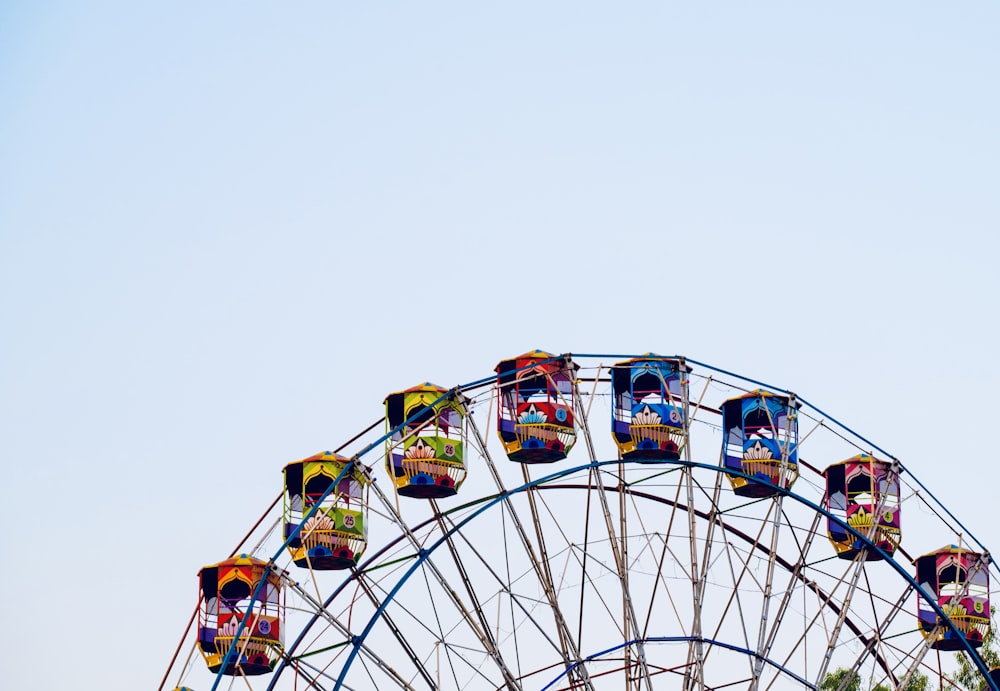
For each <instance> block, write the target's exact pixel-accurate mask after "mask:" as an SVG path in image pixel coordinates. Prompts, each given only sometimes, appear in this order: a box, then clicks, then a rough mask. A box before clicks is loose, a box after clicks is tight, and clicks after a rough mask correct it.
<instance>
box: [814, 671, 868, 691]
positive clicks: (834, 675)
mask: <svg viewBox="0 0 1000 691" xmlns="http://www.w3.org/2000/svg"><path fill="white" fill-rule="evenodd" d="M849 674H850V675H851V680H850V681H849V682H847V686H845V687H844V688H843V691H858V690H859V689H860V688H861V677H859V676H858V675H857V674H852V673H851V670H849V669H844V668H843V667H838V668H837V669H835V670H833V671H832V672H830V673H828V674H827V675H826V678H825V679H823V683H822V684H820V685H819V688H820V689H821V690H822V691H837V689H839V688H840V685H841V684H842V683H844V678H845V677H847V675H849Z"/></svg>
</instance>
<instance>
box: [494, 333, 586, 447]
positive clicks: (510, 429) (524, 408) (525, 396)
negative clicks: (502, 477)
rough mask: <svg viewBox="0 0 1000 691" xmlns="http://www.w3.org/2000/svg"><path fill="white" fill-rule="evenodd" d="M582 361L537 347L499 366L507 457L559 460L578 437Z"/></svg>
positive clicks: (499, 418) (499, 430)
mask: <svg viewBox="0 0 1000 691" xmlns="http://www.w3.org/2000/svg"><path fill="white" fill-rule="evenodd" d="M578 368H579V367H578V365H576V364H575V363H573V361H572V360H570V358H569V357H568V356H566V357H558V356H556V355H553V354H552V353H546V352H545V351H543V350H533V351H531V352H529V353H525V354H523V355H519V356H517V357H516V358H511V359H509V360H503V361H502V362H500V364H498V365H497V366H496V370H495V371H496V373H497V386H498V392H499V402H498V405H497V433H498V434H499V435H500V441H501V442H502V443H503V447H504V450H505V451H506V452H507V457H508V458H509V459H510V460H512V461H517V462H518V463H553V462H555V461H561V460H562V459H564V458H566V454H568V453H569V450H570V449H571V448H573V443H574V442H575V441H576V429H575V427H574V418H573V381H574V376H575V373H576V370H577V369H578Z"/></svg>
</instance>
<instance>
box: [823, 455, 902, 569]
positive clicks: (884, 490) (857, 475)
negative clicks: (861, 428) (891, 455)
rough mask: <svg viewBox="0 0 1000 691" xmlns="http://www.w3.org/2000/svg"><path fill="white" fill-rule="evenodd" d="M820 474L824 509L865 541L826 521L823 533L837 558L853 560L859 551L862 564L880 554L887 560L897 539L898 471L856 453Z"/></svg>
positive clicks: (894, 547)
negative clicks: (822, 481) (861, 555)
mask: <svg viewBox="0 0 1000 691" xmlns="http://www.w3.org/2000/svg"><path fill="white" fill-rule="evenodd" d="M823 475H824V477H825V478H826V494H825V495H824V505H825V507H826V510H827V511H829V512H830V513H832V514H833V515H834V516H836V517H837V518H839V519H840V520H841V521H843V522H845V523H847V525H849V526H850V527H851V528H854V530H856V531H857V532H859V533H861V534H862V535H864V536H865V538H867V540H864V539H861V538H859V537H858V536H857V535H855V534H854V533H852V532H851V531H849V530H848V529H846V528H845V527H844V526H843V525H841V524H840V523H838V522H837V521H835V520H834V519H832V518H828V519H827V534H828V535H829V537H830V542H831V543H832V544H833V546H834V548H835V549H836V550H837V556H838V557H840V558H842V559H854V557H856V556H857V555H858V554H859V553H861V552H863V553H864V558H865V561H874V560H877V559H882V558H883V556H882V552H884V553H885V554H888V555H889V556H890V557H891V556H892V555H893V554H894V553H895V552H896V548H897V547H899V540H900V510H899V471H898V469H897V468H896V466H894V465H893V464H892V463H889V462H887V461H880V460H878V459H877V458H874V457H872V456H869V455H868V454H858V455H857V456H854V457H852V458H849V459H847V460H846V461H842V462H840V463H834V464H833V465H831V466H830V467H829V468H827V469H826V470H825V471H823ZM872 545H874V547H877V548H878V549H875V548H873V547H872ZM879 550H881V551H882V552H880V551H879Z"/></svg>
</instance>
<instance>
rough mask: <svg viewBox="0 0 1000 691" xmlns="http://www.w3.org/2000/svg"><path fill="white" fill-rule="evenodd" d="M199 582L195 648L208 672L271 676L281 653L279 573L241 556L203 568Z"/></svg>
mask: <svg viewBox="0 0 1000 691" xmlns="http://www.w3.org/2000/svg"><path fill="white" fill-rule="evenodd" d="M198 579H199V581H200V585H201V606H200V608H199V610H198V647H199V648H200V649H201V653H202V656H203V657H204V658H205V662H206V663H207V664H208V668H209V669H210V670H212V671H213V672H216V673H218V672H219V671H220V670H221V671H222V674H226V675H229V676H237V675H247V676H254V675H258V674H268V673H269V672H271V671H272V670H273V669H274V666H275V664H276V663H277V662H278V660H279V659H281V656H282V655H283V654H284V649H285V648H284V643H283V638H282V634H283V628H284V618H285V604H284V593H283V591H282V586H281V578H280V577H279V575H278V574H277V573H276V572H275V571H274V569H273V568H268V565H267V563H266V562H263V561H261V560H260V559H255V558H254V557H250V556H247V555H246V554H241V555H239V556H237V557H233V558H231V559H226V560H224V561H220V562H219V563H218V564H212V565H210V566H206V567H204V568H202V570H201V571H199V572H198ZM258 586H259V590H258ZM255 592H256V594H257V597H256V599H253V596H254V593H255ZM251 599H253V603H251ZM241 624H243V626H242V629H241ZM234 642H235V645H234ZM227 656H228V657H227Z"/></svg>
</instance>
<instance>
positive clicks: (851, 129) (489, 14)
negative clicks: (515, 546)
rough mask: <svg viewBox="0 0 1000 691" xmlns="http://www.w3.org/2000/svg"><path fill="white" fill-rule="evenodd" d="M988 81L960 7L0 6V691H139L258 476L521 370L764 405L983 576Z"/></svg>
mask: <svg viewBox="0 0 1000 691" xmlns="http://www.w3.org/2000/svg"><path fill="white" fill-rule="evenodd" d="M998 74H1000V7H998V6H997V5H996V4H994V3H990V2H967V3H937V2H884V3H877V4H875V5H872V4H871V3H825V4H818V3H791V2H757V3H741V2H718V3H683V4H682V3H667V2H663V3H659V2H657V3H653V2H634V3H628V4H625V5H616V6H612V5H611V4H609V3H590V2H586V3H581V2H572V3H570V2H563V3H543V4H540V3H518V2H516V3H503V4H495V5H492V6H484V5H483V4H474V3H379V4H377V5H376V4H359V3H336V2H322V3H319V2H303V3H259V2H251V3H234V2H220V3H208V4H206V3H170V4H162V3H161V4H152V5H150V4H138V5H137V4H135V3H125V2H117V1H112V0H109V1H106V2H90V3H72V2H41V3H29V2H17V1H11V0H8V2H6V3H4V4H3V6H2V7H0V282H2V283H0V320H2V322H0V324H2V332H3V338H2V341H0V343H2V354H0V420H2V422H0V456H2V458H3V463H4V467H5V468H6V469H7V479H6V481H4V482H3V483H0V506H2V511H3V522H4V524H6V525H7V529H6V530H5V531H4V536H3V537H2V538H0V544H2V547H3V549H2V554H3V559H4V564H5V565H6V566H7V567H8V569H7V570H6V573H7V574H8V577H9V578H10V579H11V581H10V583H8V585H7V587H5V588H3V589H2V592H3V595H2V596H0V606H2V611H3V613H4V615H3V620H4V621H6V622H16V625H9V626H5V627H3V633H2V634H0V642H2V643H3V647H4V649H5V650H7V651H8V652H9V653H11V654H12V656H13V658H14V659H16V660H18V661H19V662H18V663H16V664H14V665H13V666H8V669H7V670H6V671H5V672H4V678H5V680H6V684H7V685H9V687H10V688H29V687H30V688H51V689H56V688H80V687H83V688H97V687H98V686H102V687H108V686H110V687H113V688H149V687H150V686H151V685H155V684H156V683H158V682H159V677H160V675H161V674H162V672H163V668H164V666H165V664H166V661H167V659H168V657H169V655H170V653H171V652H172V646H173V645H174V644H175V642H176V638H177V636H178V635H179V633H180V629H181V627H182V626H183V624H184V622H185V621H186V617H187V614H188V613H189V610H190V607H191V606H192V605H193V602H194V597H195V589H196V581H195V574H196V572H197V570H198V568H199V567H200V566H201V565H203V564H205V563H209V562H212V561H216V560H217V559H219V558H221V557H224V556H225V555H226V554H228V551H229V550H230V549H231V548H232V546H233V545H234V544H235V542H236V541H237V540H238V539H239V537H240V536H241V535H242V533H243V532H244V530H245V529H246V528H247V527H249V524H250V522H251V521H252V520H253V519H254V518H256V516H257V515H258V514H259V513H260V511H261V510H263V508H264V507H265V506H266V504H267V502H268V501H269V500H270V499H271V498H272V497H273V496H275V495H276V494H277V492H278V491H279V489H280V469H281V467H282V466H283V465H284V464H285V463H287V462H289V461H291V460H295V459H297V458H301V457H304V456H307V455H309V454H312V453H315V452H317V451H319V450H321V449H324V448H332V447H335V446H337V445H338V444H339V443H340V442H342V441H344V440H345V439H347V438H348V437H350V436H351V435H352V434H353V433H354V432H355V431H357V430H358V429H360V428H361V427H362V426H363V425H365V424H367V423H369V422H370V421H371V420H372V419H373V418H374V417H375V416H377V415H378V413H379V406H380V404H381V401H382V399H383V398H384V396H385V395H386V394H387V393H389V392H390V391H395V390H399V389H401V388H405V387H407V386H410V385H412V384H414V383H416V382H417V381H421V380H425V379H430V380H432V381H435V382H438V383H440V384H444V385H451V384H455V383H458V382H464V381H470V380H473V379H477V378H480V377H483V376H487V375H488V374H489V373H490V372H491V371H492V368H493V366H494V365H495V364H496V362H497V361H498V360H500V359H502V358H505V357H508V356H511V355H515V354H517V353H520V352H524V351H526V350H528V349H531V348H536V347H539V348H544V349H547V350H550V351H553V352H564V351H576V352H591V353H596V352H620V353H638V352H644V351H647V350H655V351H657V352H660V353H681V354H686V355H688V356H690V357H693V358H696V359H700V360H703V361H707V362H711V363H713V364H716V365H718V366H720V367H725V368H727V369H731V370H734V371H737V372H740V373H742V374H745V375H748V376H752V377H756V378H759V379H763V380H765V381H769V382H772V383H774V384H775V385H778V386H782V387H785V388H789V389H794V390H795V391H797V392H800V393H801V394H802V395H803V396H806V397H807V398H809V399H810V400H811V401H813V402H814V403H815V404H817V405H819V406H821V407H823V408H825V409H827V410H828V411H829V412H831V413H833V414H834V415H836V416H837V417H839V418H840V419H842V420H843V421H844V422H846V423H847V424H849V425H851V426H852V427H854V428H855V429H857V430H858V431H859V432H861V433H862V434H865V435H866V436H868V437H870V438H871V439H873V440H874V441H876V442H877V443H879V444H880V445H881V446H883V447H884V448H887V449H889V450H891V451H893V452H894V453H896V455H898V456H899V457H900V458H901V459H902V460H903V461H904V463H905V464H906V465H907V466H909V467H911V468H913V469H914V470H915V471H916V472H917V473H918V474H919V476H920V477H921V478H923V479H924V480H925V481H927V480H928V479H933V481H934V483H935V489H936V491H938V492H939V493H940V495H941V496H942V498H943V499H945V500H946V503H949V505H951V506H952V508H953V509H955V510H956V512H957V513H958V514H959V516H960V517H961V518H963V520H966V521H967V524H968V525H970V527H971V526H974V528H973V530H974V531H976V530H977V529H978V533H979V535H980V537H981V539H984V541H986V542H987V543H988V544H993V545H995V547H994V551H1000V531H998V530H997V528H996V518H995V511H994V510H993V509H992V505H993V504H994V503H995V502H994V500H993V495H992V492H991V491H990V490H988V489H986V488H987V487H992V486H995V484H996V482H995V480H996V477H997V472H996V470H995V468H994V465H995V459H994V456H995V453H994V443H993V441H992V437H991V435H992V434H993V433H994V430H993V422H992V420H993V417H994V415H993V412H992V411H993V406H995V405H996V394H997V392H998V391H1000V375H998V368H997V366H996V362H995V355H996V351H997V346H996V343H997V328H996V326H997V314H998V311H1000V310H998V292H1000V279H998V272H997V269H996V265H997V254H998V249H1000V240H998V239H997V233H998V231H1000V195H998V189H1000V171H998V165H1000V164H998V161H1000V129H998V126H997V123H998V122H1000V88H998V78H997V75H998ZM928 397H933V400H929V399H928ZM930 411H935V412H934V414H933V415H931V414H930ZM980 488H982V489H980ZM67 630H73V631H74V632H76V633H75V634H74V636H73V640H81V639H83V640H87V639H91V640H92V639H93V638H97V637H109V638H112V639H113V640H114V644H113V645H111V644H108V643H103V644H97V645H95V646H94V647H93V648H89V649H84V648H76V649H72V650H68V651H66V652H64V653H58V652H57V651H56V648H54V646H57V645H58V641H59V640H60V639H63V640H65V641H66V643H67V644H68V643H69V638H68V637H66V638H64V637H63V636H64V634H63V633H62V632H65V631H67ZM112 632H114V633H112ZM147 636H148V638H147ZM43 669H51V671H50V672H48V673H47V674H43V676H42V678H41V680H40V679H39V674H40V670H43Z"/></svg>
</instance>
